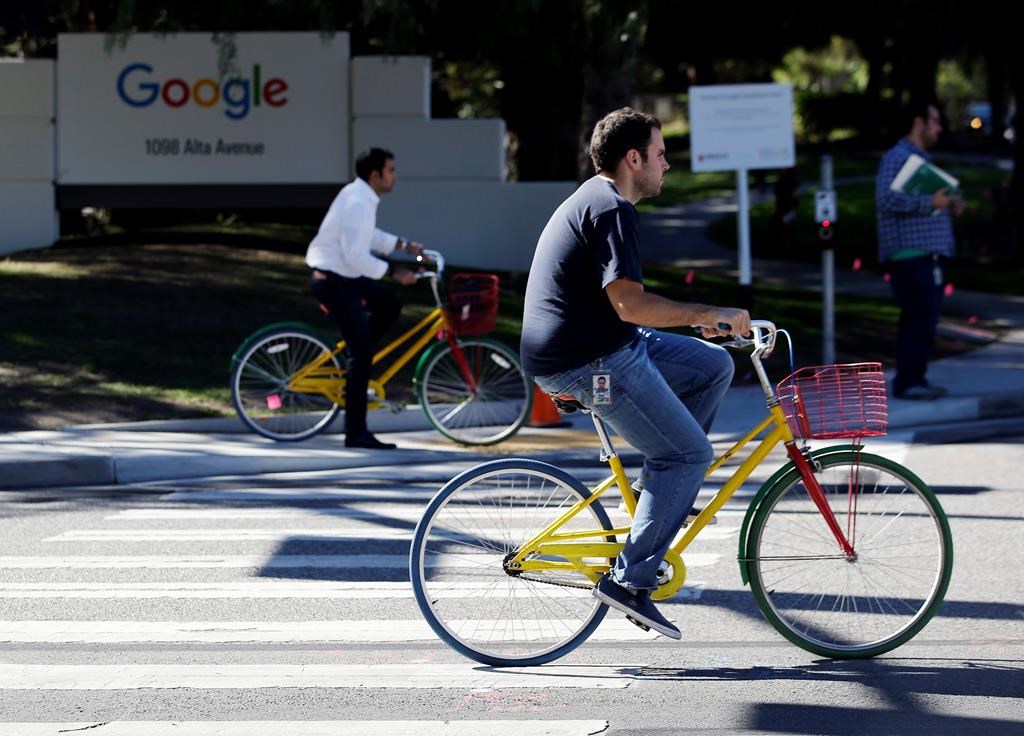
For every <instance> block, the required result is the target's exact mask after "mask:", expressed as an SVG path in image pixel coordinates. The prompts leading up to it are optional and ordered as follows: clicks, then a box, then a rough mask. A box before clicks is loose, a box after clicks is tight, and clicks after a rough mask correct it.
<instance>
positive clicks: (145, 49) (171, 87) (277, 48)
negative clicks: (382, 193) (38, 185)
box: [57, 33, 351, 184]
mask: <svg viewBox="0 0 1024 736" xmlns="http://www.w3.org/2000/svg"><path fill="white" fill-rule="evenodd" d="M106 40H107V37H106V36H105V35H104V34H100V33H88V34H62V35H60V36H59V37H58V53H57V109H58V111H59V115H58V121H57V146H58V162H59V163H58V171H57V181H58V183H60V184H286V183H288V184H294V183H303V184H321V183H333V182H339V181H345V180H347V179H348V178H350V176H351V171H350V167H349V149H348V141H349V113H348V109H349V108H348V98H349V92H348V80H349V37H348V34H345V33H339V34H336V35H334V36H333V37H330V38H324V37H322V36H321V35H320V34H319V33H237V34H230V35H226V36H225V35H224V34H221V35H220V36H218V37H217V38H214V36H213V34H211V33H179V34H175V35H169V36H165V37H160V36H150V35H134V36H130V37H129V38H128V40H127V42H126V44H125V45H124V46H121V45H120V44H119V43H115V44H114V45H113V47H112V48H111V49H110V50H109V51H108V50H107V49H106V48H105V42H106ZM222 55H223V56H222ZM220 58H225V59H228V63H227V64H226V65H224V66H223V67H221V66H219V65H218V59H220Z"/></svg>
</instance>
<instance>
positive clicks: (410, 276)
mask: <svg viewBox="0 0 1024 736" xmlns="http://www.w3.org/2000/svg"><path fill="white" fill-rule="evenodd" d="M391 278H393V279H394V280H395V281H397V282H398V283H400V284H401V285H402V286H412V285H413V284H415V283H416V274H415V273H413V272H412V271H410V270H409V269H407V268H396V269H395V270H394V271H393V272H392V274H391Z"/></svg>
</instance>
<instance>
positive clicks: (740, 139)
mask: <svg viewBox="0 0 1024 736" xmlns="http://www.w3.org/2000/svg"><path fill="white" fill-rule="evenodd" d="M689 94H690V153H691V156H692V168H693V170H694V171H736V170H739V169H748V170H749V169H781V168H786V167H788V166H793V164H794V163H795V161H796V144H795V142H794V139H793V88H792V87H790V86H789V85H788V84H721V85H711V86H694V87H690V93H689Z"/></svg>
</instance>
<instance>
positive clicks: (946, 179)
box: [889, 153, 960, 194]
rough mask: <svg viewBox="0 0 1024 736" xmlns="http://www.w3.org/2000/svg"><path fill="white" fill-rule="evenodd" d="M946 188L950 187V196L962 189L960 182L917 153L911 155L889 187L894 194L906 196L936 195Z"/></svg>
mask: <svg viewBox="0 0 1024 736" xmlns="http://www.w3.org/2000/svg"><path fill="white" fill-rule="evenodd" d="M945 187H949V192H950V194H954V193H955V192H957V191H958V190H959V189H960V182H959V181H958V180H957V179H956V178H955V177H953V176H951V175H950V174H948V173H947V172H945V171H943V170H942V169H940V168H939V167H938V166H936V165H935V164H933V163H929V162H928V161H925V160H924V158H923V157H922V156H918V155H917V154H916V153H912V154H910V158H908V159H907V162H906V163H905V164H903V168H902V169H900V172H899V173H898V174H896V178H895V179H893V180H892V184H890V185H889V188H890V189H891V190H893V191H894V192H903V193H904V194H934V193H935V192H937V191H938V190H940V189H943V188H945Z"/></svg>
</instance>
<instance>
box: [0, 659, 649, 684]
mask: <svg viewBox="0 0 1024 736" xmlns="http://www.w3.org/2000/svg"><path fill="white" fill-rule="evenodd" d="M634 669H636V668H635V667H634V666H629V665H615V666H600V665H548V666H545V667H515V668H507V669H506V668H503V669H492V668H489V667H484V666H482V665H479V664H475V663H466V664H436V663H429V664H373V665H370V664H361V665H343V664H306V665H284V664H247V665H240V664H236V665H199V664H155V665H63V666H62V665H52V664H42V665H33V664H0V690H134V689H139V688H145V689H150V688H160V689H162V688H197V689H246V690H248V689H251V688H264V687H275V688H278V687H280V688H298V687H324V688H327V687H329V688H345V689H351V688H402V689H445V690H469V689H473V690H477V689H484V690H498V689H503V688H512V687H515V688H552V687H561V688H586V689H591V688H625V687H628V686H629V684H630V683H631V682H632V681H633V675H631V674H629V673H630V671H631V670H634Z"/></svg>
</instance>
